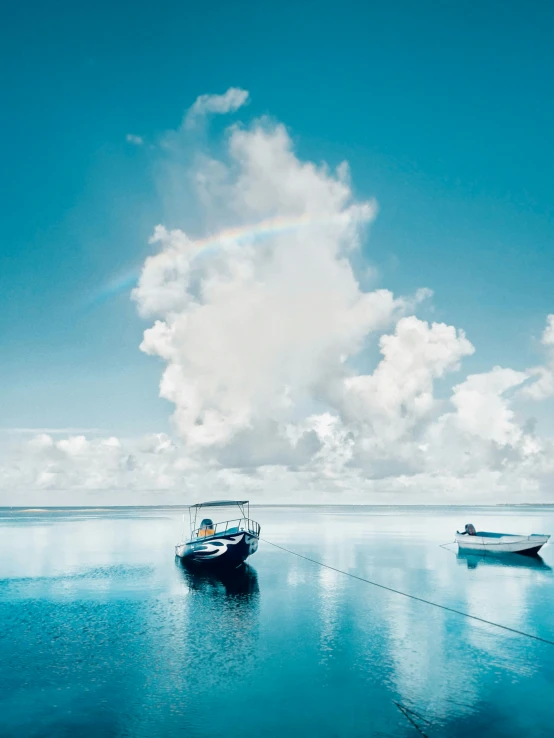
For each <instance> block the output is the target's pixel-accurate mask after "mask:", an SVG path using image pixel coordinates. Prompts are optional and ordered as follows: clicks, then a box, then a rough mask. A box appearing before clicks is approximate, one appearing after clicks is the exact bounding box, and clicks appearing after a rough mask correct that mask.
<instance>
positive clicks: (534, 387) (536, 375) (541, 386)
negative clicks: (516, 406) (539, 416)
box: [521, 315, 554, 401]
mask: <svg viewBox="0 0 554 738" xmlns="http://www.w3.org/2000/svg"><path fill="white" fill-rule="evenodd" d="M541 344H542V345H543V347H544V350H545V354H546V362H545V364H544V365H542V366H536V367H533V368H532V369H529V371H528V374H529V375H530V376H531V377H532V378H533V380H534V381H533V382H531V383H529V384H528V385H527V386H525V387H523V389H522V390H521V394H522V395H523V396H525V397H528V398H530V399H531V400H538V401H540V400H546V399H547V398H548V397H553V396H554V315H549V316H548V317H547V319H546V328H545V329H544V331H543V334H542V338H541Z"/></svg>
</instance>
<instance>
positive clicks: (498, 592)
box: [0, 508, 554, 738]
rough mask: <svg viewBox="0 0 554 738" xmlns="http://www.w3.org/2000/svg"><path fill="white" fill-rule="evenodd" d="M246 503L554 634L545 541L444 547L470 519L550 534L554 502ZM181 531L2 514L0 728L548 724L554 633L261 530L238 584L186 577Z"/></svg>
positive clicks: (321, 545)
mask: <svg viewBox="0 0 554 738" xmlns="http://www.w3.org/2000/svg"><path fill="white" fill-rule="evenodd" d="M252 517H254V518H255V519H257V520H259V522H260V523H261V524H262V536H263V537H264V538H267V539H269V540H271V541H273V542H275V543H277V544H279V545H283V546H287V547H289V548H291V549H294V550H296V551H298V552H300V553H303V554H305V555H308V556H312V557H314V558H317V559H320V560H321V561H324V562H325V563H327V564H330V565H332V566H335V567H338V568H340V569H343V570H345V571H349V572H352V573H355V574H357V575H360V576H363V577H368V578H370V579H373V580H375V581H378V582H380V583H382V584H385V585H388V586H391V587H394V588H397V589H401V590H403V591H405V592H409V593H412V594H415V595H417V596H421V597H426V598H429V599H432V600H434V601H436V602H439V603H442V604H445V605H448V606H451V607H455V608H458V609H461V610H464V611H466V612H468V613H471V614H474V615H477V616H479V617H484V618H488V619H490V620H493V621H497V622H499V623H503V624H505V625H507V626H510V627H513V628H517V629H521V630H524V631H529V632H532V633H535V634H538V635H541V636H543V637H545V638H550V639H552V640H554V572H553V570H552V569H551V567H554V555H553V554H554V546H553V545H552V544H550V545H548V546H547V547H545V549H543V552H544V553H543V560H542V561H540V560H539V561H536V562H534V561H532V560H527V559H525V558H523V557H521V558H518V557H516V558H513V559H509V560H506V561H505V562H504V563H502V562H501V561H495V560H494V559H475V558H474V559H468V558H460V557H458V556H457V555H456V553H455V547H454V546H451V547H450V548H451V550H450V551H449V550H445V549H443V548H440V547H439V544H441V543H445V542H448V541H451V540H452V538H453V533H454V531H455V529H456V527H458V528H460V527H461V526H462V525H464V524H465V523H467V522H473V523H474V524H475V525H476V527H477V528H478V529H488V530H505V531H508V532H516V533H531V532H537V533H541V532H545V533H549V532H552V533H554V509H549V508H529V509H521V508H513V509H510V508H500V509H492V508H490V509H483V508H482V509H478V510H472V511H467V510H458V509H454V508H449V509H432V508H426V509H408V508H380V509H379V508H377V509H376V508H304V509H291V508H288V509H287V508H273V509H272V508H258V509H254V508H253V509H252ZM180 536H181V516H180V514H179V513H178V512H175V511H173V510H169V511H167V510H152V509H149V510H127V511H114V512H100V511H97V512H90V511H89V512H87V513H82V512H74V511H73V512H65V513H64V512H62V513H60V512H43V513H40V512H25V513H23V512H18V511H3V512H2V511H0V663H1V664H2V667H1V669H0V735H2V736H18V738H20V737H21V736H66V735H67V736H70V735H71V736H74V735H80V736H145V737H146V736H172V737H173V736H181V735H182V736H189V737H193V736H205V735H218V736H225V738H232V737H234V736H241V738H243V737H244V735H245V734H248V735H256V736H283V735H284V736H287V738H291V737H293V736H302V737H303V738H305V737H306V736H322V737H323V738H326V737H329V738H331V737H332V736H348V737H349V738H357V737H358V736H360V737H361V736H364V737H365V736H402V737H404V736H406V737H408V738H409V737H410V736H412V737H413V738H417V736H421V732H418V730H417V729H416V727H415V726H414V724H412V723H411V722H410V720H409V719H408V717H407V716H408V715H410V716H411V717H412V720H413V721H414V722H415V723H416V725H417V726H418V727H419V729H420V730H421V731H422V732H423V734H425V735H427V736H429V737H430V738H431V736H453V737H455V736H464V738H466V737H467V735H485V734H486V735H487V736H489V738H494V737H496V736H521V735H533V736H534V737H536V736H552V734H553V728H552V726H553V724H554V706H553V704H552V703H553V702H554V701H553V700H552V694H553V688H554V646H549V645H547V644H543V643H539V642H536V641H532V640H529V639H526V638H523V637H521V636H517V635H514V634H510V633H507V632H505V631H501V630H498V629H495V628H492V627H490V626H486V625H482V624H479V623H477V622H475V621H470V620H467V619H465V618H462V617H460V616H457V615H454V614H451V613H448V612H445V611H443V610H440V609H437V608H433V607H429V606H427V605H424V604H421V603H418V602H414V601H413V600H409V599H406V598H404V597H400V596H398V595H395V594H391V593H388V592H385V591H383V590H380V589H377V588H375V587H372V586H369V585H367V584H364V583H361V582H359V581H356V580H354V579H352V578H350V577H347V576H344V575H342V574H339V573H336V572H334V571H331V570H329V569H324V568H321V567H318V566H316V565H314V564H312V563H310V562H308V561H305V560H302V559H300V558H298V557H295V556H292V555H290V554H288V553H285V552H283V551H281V550H279V549H276V548H274V547H272V546H270V545H268V544H267V543H261V544H260V549H259V551H258V553H257V554H256V555H255V556H253V557H252V559H251V567H250V569H249V570H248V571H247V572H246V573H245V574H244V575H243V576H242V577H240V578H239V579H236V580H233V581H218V580H216V579H211V578H209V577H204V578H202V577H199V576H191V575H189V574H187V572H185V571H183V569H182V568H180V567H179V566H177V565H176V563H175V561H174V559H173V546H174V544H175V543H176V542H177V541H178V540H179V539H180ZM398 705H400V706H401V707H403V708H404V711H402V710H401V709H400V708H399V707H398ZM407 710H411V711H412V712H407Z"/></svg>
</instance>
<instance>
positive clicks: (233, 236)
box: [85, 212, 352, 306]
mask: <svg viewBox="0 0 554 738" xmlns="http://www.w3.org/2000/svg"><path fill="white" fill-rule="evenodd" d="M350 220H352V215H351V214H350V213H348V212H345V213H341V214H340V215H333V216H321V215H311V214H304V215H300V216H294V217H284V216H279V217H276V218H268V219H266V220H262V221H260V222H259V223H255V224H249V225H243V226H237V227H235V228H226V229H224V230H222V231H219V233H216V234H214V235H211V236H207V237H206V238H199V239H196V240H194V241H193V245H194V246H196V248H197V253H196V254H194V255H193V256H192V259H196V258H198V257H199V256H202V255H204V254H206V253H207V252H211V251H214V250H217V249H219V248H223V247H225V246H232V245H233V244H244V243H253V242H255V241H259V240H262V239H264V238H270V237H271V236H275V235H280V234H283V233H292V232H294V231H299V230H302V229H308V228H313V227H316V226H317V227H320V226H331V225H340V224H345V223H348V222H349V221H350ZM140 273H141V268H139V269H135V270H133V271H131V272H127V273H125V274H124V275H122V276H120V277H118V278H116V279H113V280H111V281H110V282H108V283H107V284H105V285H104V286H103V287H102V288H101V289H100V290H99V291H98V292H97V293H96V294H95V295H93V296H92V297H91V298H90V299H89V300H87V301H86V303H85V304H86V306H91V305H95V304H98V303H101V302H105V301H106V300H109V299H110V298H111V297H115V296H116V295H118V294H120V293H122V292H124V291H127V290H131V289H132V288H133V287H136V285H137V282H138V279H139V277H140Z"/></svg>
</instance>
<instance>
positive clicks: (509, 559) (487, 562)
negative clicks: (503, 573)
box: [456, 551, 552, 572]
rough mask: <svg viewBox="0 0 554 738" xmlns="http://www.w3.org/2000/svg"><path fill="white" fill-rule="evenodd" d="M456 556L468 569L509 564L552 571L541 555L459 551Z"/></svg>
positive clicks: (510, 565) (508, 565) (509, 565)
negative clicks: (492, 554) (494, 554)
mask: <svg viewBox="0 0 554 738" xmlns="http://www.w3.org/2000/svg"><path fill="white" fill-rule="evenodd" d="M456 558H457V560H458V561H459V562H460V563H462V564H465V565H467V568H468V569H476V568H477V567H478V566H507V567H516V568H517V567H519V568H523V569H538V570H541V571H544V572H552V567H551V566H549V565H548V564H547V563H546V561H545V560H544V559H543V558H542V556H539V555H537V556H522V555H521V554H510V553H506V554H498V555H497V556H491V555H490V554H489V555H487V554H470V553H465V552H463V551H458V553H457V554H456Z"/></svg>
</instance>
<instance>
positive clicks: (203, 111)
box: [185, 87, 249, 127]
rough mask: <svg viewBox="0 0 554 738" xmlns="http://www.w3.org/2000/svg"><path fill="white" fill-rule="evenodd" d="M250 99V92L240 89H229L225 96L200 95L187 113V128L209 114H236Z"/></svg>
mask: <svg viewBox="0 0 554 738" xmlns="http://www.w3.org/2000/svg"><path fill="white" fill-rule="evenodd" d="M248 98H249V94H248V92H247V91H246V90H242V89H241V88H240V87H229V89H228V90H227V92H225V93H224V94H223V95H200V96H199V97H197V98H196V100H195V101H194V103H193V105H192V106H191V107H190V108H189V110H188V111H187V114H186V116H185V126H187V127H191V126H192V125H194V122H195V121H196V120H197V119H198V118H200V117H203V116H205V115H207V114H209V113H212V114H220V115H221V114H225V113H234V112H235V111H236V110H238V109H239V108H241V107H242V106H243V105H246V103H247V102H248Z"/></svg>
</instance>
